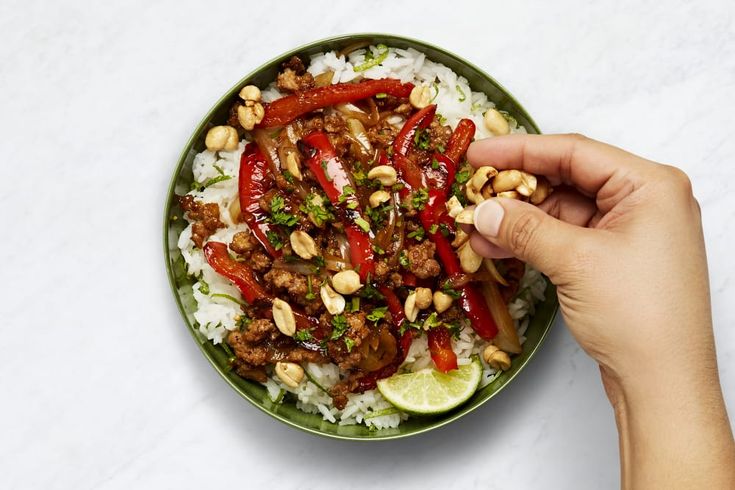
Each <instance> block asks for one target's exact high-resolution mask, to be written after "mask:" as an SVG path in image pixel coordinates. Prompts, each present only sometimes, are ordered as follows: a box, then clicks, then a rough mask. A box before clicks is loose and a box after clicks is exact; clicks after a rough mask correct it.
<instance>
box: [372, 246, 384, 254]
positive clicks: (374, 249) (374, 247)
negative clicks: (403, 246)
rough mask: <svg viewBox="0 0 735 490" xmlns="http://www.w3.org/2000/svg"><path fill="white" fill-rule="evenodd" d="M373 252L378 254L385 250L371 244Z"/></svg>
mask: <svg viewBox="0 0 735 490" xmlns="http://www.w3.org/2000/svg"><path fill="white" fill-rule="evenodd" d="M373 252H375V253H376V254H378V255H383V254H384V253H385V250H383V249H382V248H380V247H379V246H377V245H373Z"/></svg>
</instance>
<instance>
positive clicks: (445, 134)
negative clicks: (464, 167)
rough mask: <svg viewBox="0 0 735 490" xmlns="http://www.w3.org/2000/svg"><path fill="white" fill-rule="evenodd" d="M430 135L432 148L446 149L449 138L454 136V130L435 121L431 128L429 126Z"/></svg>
mask: <svg viewBox="0 0 735 490" xmlns="http://www.w3.org/2000/svg"><path fill="white" fill-rule="evenodd" d="M429 134H430V135H431V146H432V148H434V149H436V148H437V147H444V148H446V146H447V143H448V142H449V138H450V137H451V136H452V128H451V127H450V126H443V125H442V124H440V123H439V121H437V120H434V121H432V122H431V126H429ZM457 163H459V162H457Z"/></svg>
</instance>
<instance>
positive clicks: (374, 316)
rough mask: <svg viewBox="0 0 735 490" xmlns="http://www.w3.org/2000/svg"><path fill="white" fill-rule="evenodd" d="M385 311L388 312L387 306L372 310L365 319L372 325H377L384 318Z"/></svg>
mask: <svg viewBox="0 0 735 490" xmlns="http://www.w3.org/2000/svg"><path fill="white" fill-rule="evenodd" d="M387 311H388V307H387V306H381V307H380V308H373V311H371V312H370V313H369V314H368V315H367V317H366V318H367V319H368V320H370V321H371V322H374V323H376V324H377V323H378V322H379V321H380V320H382V319H383V318H385V314H386V312H387Z"/></svg>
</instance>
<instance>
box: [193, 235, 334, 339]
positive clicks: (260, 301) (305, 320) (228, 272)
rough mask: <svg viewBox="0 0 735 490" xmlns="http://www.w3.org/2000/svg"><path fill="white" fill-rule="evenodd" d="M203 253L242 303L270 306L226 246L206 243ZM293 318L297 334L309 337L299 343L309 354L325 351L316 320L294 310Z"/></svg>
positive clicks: (322, 331) (252, 276)
mask: <svg viewBox="0 0 735 490" xmlns="http://www.w3.org/2000/svg"><path fill="white" fill-rule="evenodd" d="M203 251H204V257H205V258H206V259H207V263H208V264H209V265H210V266H212V269H214V271H215V272H216V273H217V274H220V275H221V276H224V277H226V278H227V279H229V280H230V281H232V283H234V284H235V286H236V287H237V289H239V290H240V293H241V294H242V297H243V298H245V301H247V302H248V303H250V304H251V305H255V304H257V305H259V306H268V305H270V304H271V303H273V299H274V297H273V296H272V295H271V294H269V293H268V292H267V291H266V290H265V289H263V286H261V285H260V284H259V283H258V281H257V280H256V279H255V274H254V273H253V270H252V269H251V268H250V266H248V265H247V264H245V263H244V262H238V261H237V260H235V259H233V258H232V257H231V256H230V253H229V252H228V251H227V245H225V244H224V243H221V242H207V243H206V244H205V245H204V249H203ZM293 315H294V318H295V319H296V331H297V332H298V331H300V330H308V331H309V332H310V333H311V336H310V337H309V339H310V340H306V341H300V342H298V343H299V344H300V345H302V346H303V347H305V348H307V349H310V350H316V351H322V350H324V349H323V348H322V346H321V345H320V344H319V341H321V340H323V339H324V338H326V336H327V332H326V329H325V328H324V327H323V326H322V325H321V324H320V323H319V320H318V319H316V318H314V317H311V316H308V315H306V314H304V313H303V312H301V311H299V310H297V309H293Z"/></svg>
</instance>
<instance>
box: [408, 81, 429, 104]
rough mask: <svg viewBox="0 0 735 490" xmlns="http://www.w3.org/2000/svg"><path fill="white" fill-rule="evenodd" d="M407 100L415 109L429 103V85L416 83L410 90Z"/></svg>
mask: <svg viewBox="0 0 735 490" xmlns="http://www.w3.org/2000/svg"><path fill="white" fill-rule="evenodd" d="M408 101H409V102H410V103H411V105H412V106H414V107H415V108H416V109H423V108H424V107H426V106H428V105H429V104H431V87H430V86H428V85H416V86H415V87H414V88H413V90H411V94H410V95H409V96H408Z"/></svg>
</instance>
